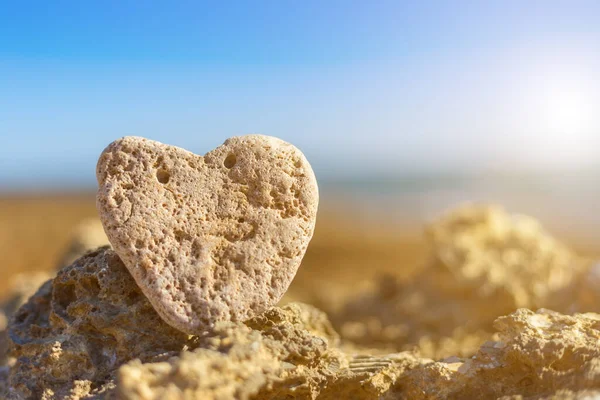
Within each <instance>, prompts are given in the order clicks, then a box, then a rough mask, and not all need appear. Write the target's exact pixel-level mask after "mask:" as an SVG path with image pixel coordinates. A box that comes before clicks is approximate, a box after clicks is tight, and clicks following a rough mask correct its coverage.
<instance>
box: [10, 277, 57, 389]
mask: <svg viewBox="0 0 600 400" xmlns="http://www.w3.org/2000/svg"><path fill="white" fill-rule="evenodd" d="M49 278H50V274H48V273H46V272H29V273H21V274H18V275H15V276H14V277H12V278H11V279H10V282H9V284H8V287H9V288H10V292H9V293H8V294H7V296H6V300H4V301H3V302H2V304H0V367H3V366H5V365H8V364H12V362H13V361H14V360H13V359H12V358H10V357H8V348H9V338H8V331H7V328H8V322H9V320H10V319H11V318H12V315H13V314H14V313H15V312H16V311H17V310H18V309H19V307H21V306H22V305H23V304H24V303H25V302H27V300H28V299H29V297H30V296H31V295H33V294H34V293H35V292H36V291H37V290H38V288H39V287H40V285H41V284H42V283H44V282H45V281H47V280H48V279H49ZM0 398H2V397H0Z"/></svg>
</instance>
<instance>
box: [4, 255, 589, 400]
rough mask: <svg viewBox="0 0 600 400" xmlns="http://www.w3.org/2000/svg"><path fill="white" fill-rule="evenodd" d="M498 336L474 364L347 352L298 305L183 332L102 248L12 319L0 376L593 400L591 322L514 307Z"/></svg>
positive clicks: (130, 388) (72, 387) (207, 391)
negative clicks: (9, 360) (8, 358)
mask: <svg viewBox="0 0 600 400" xmlns="http://www.w3.org/2000/svg"><path fill="white" fill-rule="evenodd" d="M494 327H495V329H496V331H497V332H496V335H495V336H496V338H495V340H494V341H488V342H485V343H484V344H483V345H481V346H480V348H479V350H478V351H477V352H476V353H475V355H474V356H473V357H469V358H459V357H449V358H446V359H443V360H440V361H434V360H431V359H427V358H423V357H420V356H419V355H418V354H416V353H414V352H409V351H406V352H399V353H391V354H386V355H379V356H373V355H369V354H368V350H366V349H356V348H355V349H354V350H353V351H349V350H348V349H347V348H345V347H344V345H343V344H342V343H341V342H340V338H339V336H338V334H337V333H336V332H335V330H334V329H333V327H332V325H331V324H330V322H329V321H328V319H327V316H326V315H325V314H323V313H322V312H320V311H319V310H317V309H315V308H313V307H311V306H309V305H305V304H301V303H291V304H288V305H285V306H282V307H274V308H271V309H270V310H268V311H266V312H264V313H262V314H261V315H259V316H256V317H254V318H252V319H250V320H248V321H246V322H245V323H227V322H220V323H218V324H217V325H216V327H215V329H214V330H213V331H211V332H210V333H209V334H205V335H200V336H190V335H187V334H184V333H182V332H179V331H177V330H175V329H174V328H172V327H171V326H169V325H168V324H166V323H165V322H163V321H162V319H161V318H160V317H159V316H158V314H157V313H156V312H155V311H154V309H153V308H152V306H151V305H150V303H149V302H148V300H147V299H146V297H145V296H143V295H142V294H141V292H140V289H139V288H138V286H137V285H136V284H135V282H134V280H133V279H132V278H131V276H130V275H129V274H128V272H127V270H126V268H125V267H124V266H123V264H122V262H121V261H120V259H119V258H118V257H117V256H116V255H115V253H114V252H113V251H112V250H110V249H108V248H106V247H105V248H101V249H98V250H96V251H93V252H91V253H88V254H87V255H85V256H84V257H82V258H80V259H79V260H78V261H76V262H75V263H74V264H73V265H71V266H69V267H66V268H64V269H63V270H61V271H60V272H59V274H58V276H57V277H56V278H54V279H53V280H50V281H48V282H47V283H45V284H44V285H42V287H41V288H40V289H39V290H38V291H37V293H36V294H34V295H33V296H32V297H31V298H30V299H29V301H28V302H27V303H26V304H25V305H23V306H22V307H21V308H20V310H19V311H18V312H17V313H16V314H15V316H14V318H13V323H12V324H11V327H10V329H9V332H10V338H11V340H12V342H13V343H12V346H13V348H12V351H11V354H12V356H13V357H14V358H15V361H14V362H13V365H12V366H11V367H10V372H8V371H7V369H5V370H3V371H2V374H1V375H0V377H1V379H2V380H3V381H2V384H1V385H3V386H4V388H3V389H2V390H4V393H3V395H4V398H9V399H21V398H27V399H74V400H75V399H111V398H118V399H142V398H143V399H190V398H202V399H227V398H240V399H280V398H296V399H317V398H318V399H334V398H355V399H381V398H384V399H385V398H389V399H439V398H448V399H469V398H498V397H501V396H513V395H514V396H517V395H520V396H522V398H561V397H560V396H563V398H574V397H573V396H574V394H575V393H577V392H581V393H582V395H583V394H585V393H587V394H589V393H592V391H594V390H598V391H599V392H598V393H599V394H600V347H599V346H598V342H599V341H600V315H597V314H575V315H572V316H567V315H562V314H559V313H557V312H553V311H548V310H540V311H538V312H533V311H529V310H527V309H520V310H517V311H516V312H514V313H512V314H510V315H508V316H505V317H500V318H498V319H497V320H496V321H495V323H494ZM553 396H559V397H553ZM565 396H566V397H565ZM515 398H516V397H515Z"/></svg>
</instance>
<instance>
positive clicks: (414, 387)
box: [117, 305, 600, 400]
mask: <svg viewBox="0 0 600 400" xmlns="http://www.w3.org/2000/svg"><path fill="white" fill-rule="evenodd" d="M294 307H296V308H298V307H306V306H300V305H294ZM276 310H277V311H275V312H274V314H272V315H271V316H270V317H268V316H267V317H266V318H264V319H263V321H262V323H263V324H264V323H265V322H266V321H269V322H268V324H267V325H261V324H259V325H258V326H257V327H256V328H255V329H247V327H246V328H245V327H242V326H239V325H238V326H236V327H229V328H222V329H220V330H219V331H220V332H221V336H218V337H213V338H211V339H210V340H211V341H207V342H205V343H204V344H203V347H202V348H201V349H196V350H194V351H192V352H185V353H183V354H182V355H181V356H178V357H173V358H171V359H170V360H168V361H165V362H159V363H148V364H141V363H140V362H137V361H133V362H131V363H129V364H127V365H125V366H123V367H121V368H120V370H119V374H118V380H117V382H118V383H117V393H118V395H119V398H123V399H137V398H146V399H169V400H176V399H193V398H203V399H220V398H232V397H233V398H241V399H282V398H285V399H340V398H352V399H365V400H366V399H373V400H375V399H417V400H420V399H423V400H424V399H428V400H429V399H475V398H486V399H487V398H490V399H499V398H502V399H515V400H516V399H550V398H556V399H575V398H584V396H585V395H586V394H588V395H589V394H590V393H597V392H598V390H599V389H600V379H599V378H600V375H599V374H600V349H599V348H598V345H597V343H598V341H599V340H600V316H599V315H597V314H576V315H573V316H566V315H562V314H559V313H556V312H553V311H548V310H540V311H538V312H537V313H535V312H533V311H530V310H526V309H520V310H518V311H516V312H515V313H513V314H511V315H509V316H505V317H501V318H499V319H498V320H497V321H496V323H495V326H496V328H497V330H498V331H499V332H498V333H497V335H496V340H495V341H488V342H486V343H484V344H483V345H482V346H481V347H480V348H479V350H478V351H477V353H476V354H475V355H474V356H473V357H471V358H459V357H449V358H447V359H445V360H442V361H438V362H434V361H432V360H428V359H425V358H419V357H417V356H416V355H415V354H413V353H410V352H403V353H396V354H388V355H383V356H367V355H353V354H349V353H345V352H343V351H341V350H340V349H339V348H336V347H335V346H334V343H335V342H334V341H332V340H331V339H328V340H326V341H324V342H321V343H320V342H319V340H317V339H318V338H319V337H320V338H323V336H319V334H318V333H316V332H314V331H313V333H312V336H311V335H309V336H305V335H306V333H307V332H310V328H309V326H307V325H302V324H301V325H300V326H296V327H295V328H293V327H292V326H291V325H293V324H291V321H290V317H291V319H294V318H295V317H294V315H297V313H296V311H294V310H293V309H291V308H289V307H288V308H285V307H284V308H283V309H276ZM305 310H310V309H309V308H308V309H307V308H305ZM273 317H275V318H273ZM282 317H283V318H282ZM268 325H271V332H272V331H273V330H274V331H275V332H286V334H285V335H279V334H273V333H269V331H270V330H269V329H268V328H267V326H268ZM265 328H267V329H265ZM294 332H296V335H295V334H294ZM298 334H299V335H298ZM328 336H329V337H331V336H330V334H328ZM303 337H304V338H303ZM307 339H312V340H307ZM290 345H291V346H290Z"/></svg>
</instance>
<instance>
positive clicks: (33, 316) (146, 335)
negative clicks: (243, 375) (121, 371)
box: [8, 247, 193, 399]
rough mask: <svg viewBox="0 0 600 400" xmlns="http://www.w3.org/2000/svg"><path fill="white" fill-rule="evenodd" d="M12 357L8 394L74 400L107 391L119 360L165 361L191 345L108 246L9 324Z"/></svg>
mask: <svg viewBox="0 0 600 400" xmlns="http://www.w3.org/2000/svg"><path fill="white" fill-rule="evenodd" d="M9 336H10V339H11V341H12V352H11V356H13V357H14V358H15V359H16V361H15V364H14V366H12V368H11V370H10V376H9V379H8V380H9V385H10V388H11V396H13V397H14V398H19V399H20V398H24V399H41V398H47V399H55V398H56V399H79V398H86V397H85V396H90V395H93V394H96V393H97V392H98V391H102V390H106V388H107V385H108V386H110V385H112V381H113V379H114V376H113V372H114V370H115V369H116V368H118V367H119V366H120V365H121V364H123V363H125V362H127V361H129V360H132V359H135V358H138V359H140V360H142V361H152V360H157V359H162V358H164V357H168V356H171V355H174V354H178V353H179V352H180V351H181V350H184V349H186V348H188V347H189V346H191V345H193V338H192V337H190V336H188V335H187V334H185V333H182V332H180V331H177V330H175V329H174V328H172V327H171V326H170V325H168V324H167V323H165V322H164V321H163V320H162V319H161V318H160V317H159V316H158V314H156V312H155V311H154V309H153V307H152V306H151V304H150V302H149V301H148V300H147V299H146V298H145V297H144V295H143V294H142V293H141V291H140V289H139V288H138V287H137V285H136V284H135V282H134V280H133V278H132V277H131V275H130V274H129V272H128V271H127V269H126V268H125V266H124V265H123V263H122V262H121V260H120V259H119V257H118V256H117V255H116V254H115V253H114V252H113V251H112V250H110V249H109V248H108V247H102V248H100V249H98V250H97V251H94V252H90V253H87V254H86V255H85V256H83V257H82V258H80V259H79V260H77V261H75V263H73V264H72V265H71V266H69V267H66V268H64V269H62V270H61V271H59V273H58V275H57V277H56V278H55V279H53V280H49V281H47V282H46V283H45V284H44V285H43V286H42V287H41V288H40V289H39V290H38V291H37V293H36V294H34V295H33V296H32V297H31V298H30V299H29V301H28V302H27V303H26V304H25V305H23V306H22V307H21V308H20V309H19V310H18V311H17V312H16V314H15V315H14V317H13V320H12V322H11V324H10V326H9Z"/></svg>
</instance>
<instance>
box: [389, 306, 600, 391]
mask: <svg viewBox="0 0 600 400" xmlns="http://www.w3.org/2000/svg"><path fill="white" fill-rule="evenodd" d="M495 326H496V328H497V329H498V330H499V332H498V336H499V338H498V340H495V341H489V342H487V343H485V344H483V345H482V346H481V348H480V350H479V351H478V352H477V354H476V355H475V356H473V357H472V358H469V359H460V358H458V357H453V358H450V359H447V360H444V361H442V362H436V363H430V364H427V365H424V366H422V367H419V368H415V369H414V370H412V371H410V372H409V373H408V374H407V375H406V376H405V378H403V380H402V381H401V382H399V384H398V385H397V386H396V388H395V390H396V391H397V393H401V394H402V396H403V397H396V398H406V399H439V398H443V399H475V398H480V399H496V398H519V399H542V398H577V397H576V396H577V394H576V392H578V391H593V390H598V389H600V347H598V343H599V341H600V315H598V314H591V313H590V314H576V315H573V316H567V315H562V314H559V313H557V312H554V311H549V310H540V311H538V312H537V313H534V312H533V311H530V310H526V309H520V310H518V311H516V312H515V313H513V314H511V315H509V316H505V317H501V318H498V320H497V321H496V323H495ZM568 392H571V394H573V396H572V397H571V396H570V395H568ZM565 394H567V396H566V397H565ZM502 396H507V397H502ZM508 396H515V397H508Z"/></svg>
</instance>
